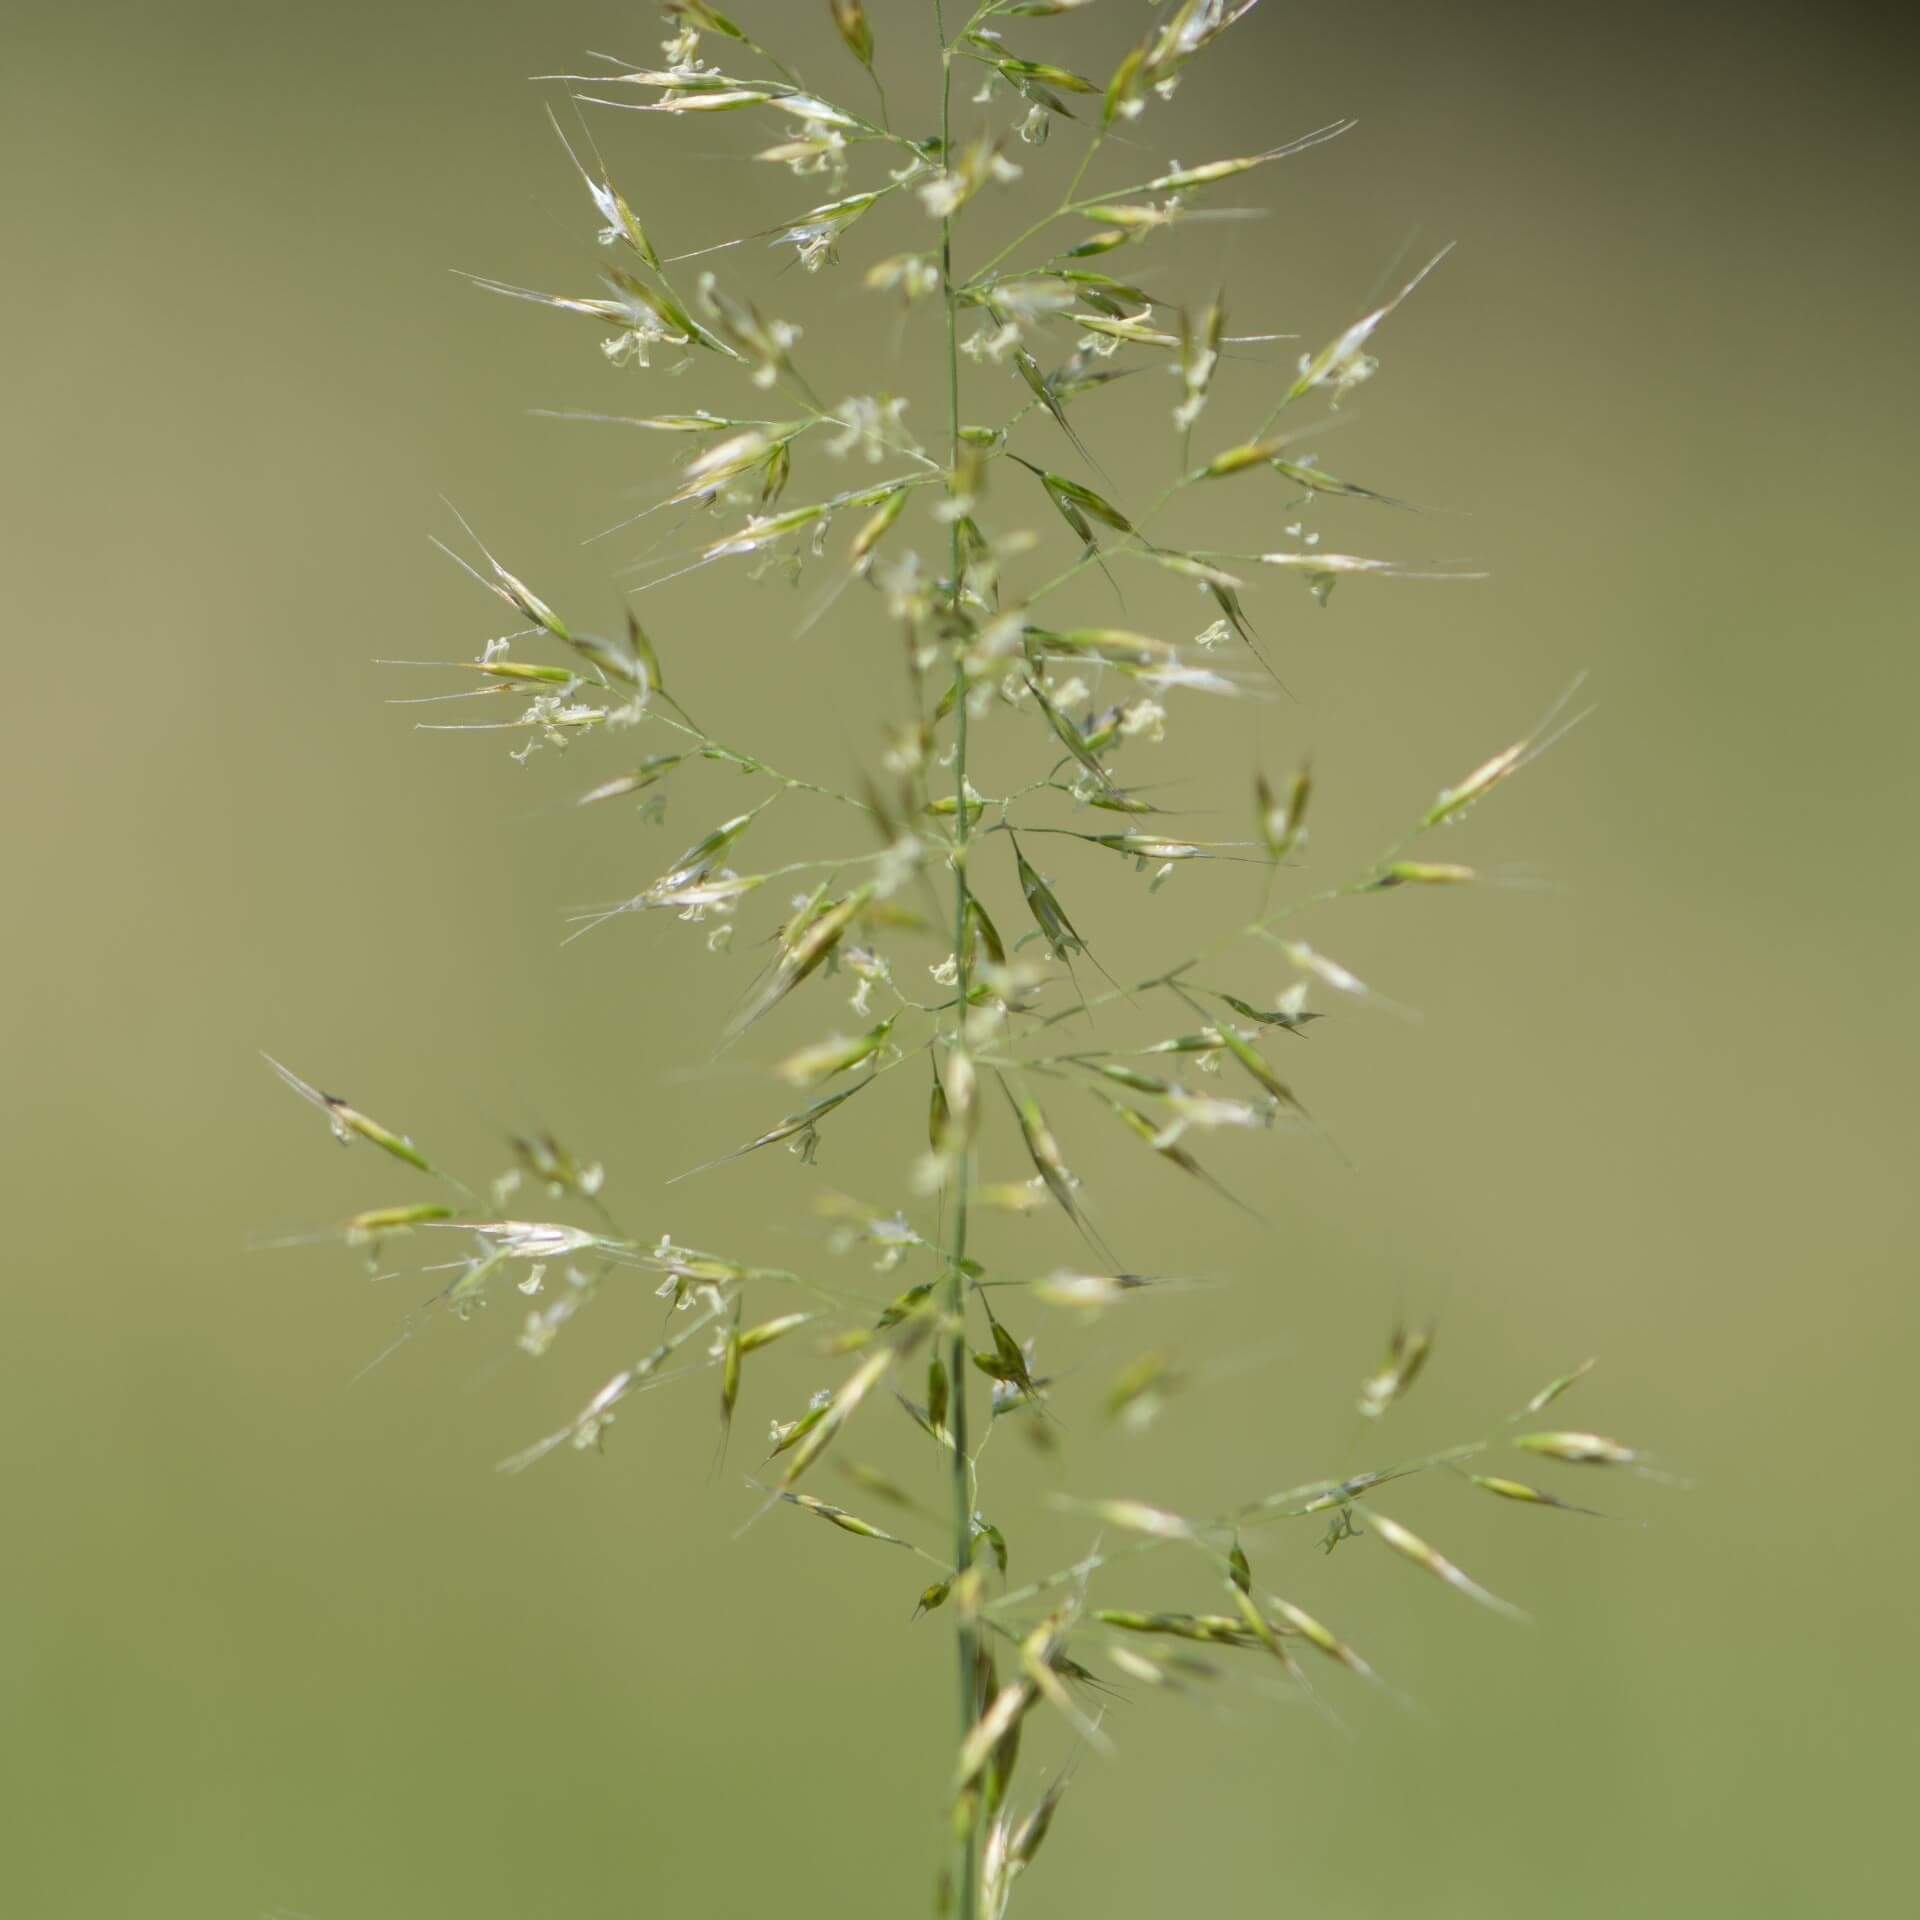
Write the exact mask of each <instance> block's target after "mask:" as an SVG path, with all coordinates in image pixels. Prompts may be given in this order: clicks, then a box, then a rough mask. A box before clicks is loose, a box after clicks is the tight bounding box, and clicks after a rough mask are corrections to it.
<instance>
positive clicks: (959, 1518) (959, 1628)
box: [933, 0, 980, 1920]
mask: <svg viewBox="0 0 1920 1920" xmlns="http://www.w3.org/2000/svg"><path fill="white" fill-rule="evenodd" d="M933 23H934V30H935V32H936V33H937V34H938V35H939V38H940V157H941V164H942V165H943V166H944V165H950V164H951V160H952V128H953V58H952V54H951V53H950V51H949V50H948V46H947V29H946V21H945V18H944V17H943V14H942V11H941V0H933ZM940 291H941V295H942V301H943V304H944V305H945V307H946V316H947V430H948V435H947V449H948V450H947V460H948V471H949V473H950V474H957V473H958V472H959V470H960V345H959V316H958V313H957V311H956V307H955V300H954V287H953V216H952V215H951V214H948V215H947V216H946V217H945V218H944V219H943V220H942V221H941V222H940ZM960 564H961V544H960V523H959V521H958V520H956V521H955V522H954V523H953V541H952V546H951V549H950V556H949V566H950V569H951V573H952V596H951V603H950V604H951V607H952V610H953V613H954V615H955V616H956V619H955V626H956V629H957V627H958V617H957V616H958V615H959V611H960ZM953 675H954V691H955V694H956V696H957V697H956V698H955V701H954V756H953V766H954V773H953V779H954V799H955V807H954V828H953V838H954V847H953V952H954V964H955V967H956V969H957V974H956V978H955V983H954V985H955V992H956V1000H955V1006H954V1033H955V1039H956V1041H958V1040H959V1039H960V1038H961V1036H962V1034H963V1033H964V1030H965V1027H966V1020H967V994H968V990H969V986H970V981H969V979H968V975H969V973H970V971H971V969H970V968H969V966H968V962H967V937H966V935H967V837H968V822H967V697H966V695H967V690H966V685H965V667H964V664H963V663H962V661H961V660H960V659H958V658H956V659H955V661H954V665H953ZM972 1185H973V1155H972V1152H971V1150H969V1151H967V1152H964V1153H962V1154H961V1155H960V1156H959V1161H958V1164H957V1165H956V1167H955V1169H954V1176H953V1190H952V1195H951V1198H952V1201H953V1232H952V1237H951V1239H950V1241H949V1243H948V1261H949V1264H948V1270H947V1312H948V1316H949V1318H950V1319H951V1320H952V1322H953V1329H954V1330H953V1335H952V1338H951V1340H950V1341H949V1343H948V1347H947V1377H948V1380H949V1382H950V1383H951V1390H950V1393H949V1396H948V1409H949V1411H948V1414H947V1419H948V1423H949V1432H950V1435H951V1438H952V1441H953V1449H952V1454H951V1468H952V1488H953V1565H954V1571H955V1572H956V1573H959V1572H961V1571H963V1570H964V1569H965V1568H966V1566H967V1564H968V1561H969V1559H970V1558H971V1556H972V1552H973V1488H972V1484H971V1476H972V1465H973V1463H972V1460H971V1458H970V1456H969V1453H968V1445H967V1332H966V1312H967V1292H966V1276H965V1272H964V1270H963V1267H962V1264H961V1263H962V1262H963V1261H964V1260H965V1259H966V1254H967V1203H968V1200H969V1199H970V1197H971V1189H972ZM954 1654H955V1660H956V1664H957V1667H958V1678H959V1695H960V1738H961V1739H962V1740H963V1741H964V1740H965V1739H966V1737H967V1735H968V1733H970V1732H971V1731H972V1728H973V1720H974V1710H975V1703H976V1699H977V1695H978V1687H979V1683H978V1668H979V1646H978V1633H977V1630H976V1628H975V1626H974V1623H973V1621H972V1619H971V1617H970V1616H969V1614H968V1611H967V1609H965V1608H964V1607H962V1608H957V1609H956V1610H955V1616H954ZM979 1804H980V1803H979V1798H978V1794H977V1791H970V1792H969V1794H968V1797H967V1798H966V1800H965V1801H964V1802H963V1803H962V1808H961V1812H960V1830H959V1832H958V1833H957V1834H956V1835H955V1846H956V1850H957V1852H958V1855H959V1858H958V1860H957V1861H956V1863H955V1866H956V1871H955V1874H954V1889H955V1902H954V1912H955V1913H956V1914H957V1915H959V1920H975V1916H976V1914H977V1912H978V1909H979V1903H980V1893H979V1874H980V1844H979V1842H980V1822H979V1812H978V1809H979Z"/></svg>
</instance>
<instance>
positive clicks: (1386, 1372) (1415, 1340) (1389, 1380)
mask: <svg viewBox="0 0 1920 1920" xmlns="http://www.w3.org/2000/svg"><path fill="white" fill-rule="evenodd" d="M1432 1351H1433V1329H1432V1328H1431V1327H1427V1328H1425V1329H1423V1330H1421V1331H1418V1332H1409V1331H1408V1330H1407V1329H1406V1328H1405V1327H1399V1326H1397V1327H1395V1328H1394V1330H1393V1341H1392V1344H1391V1345H1390V1346H1389V1348H1388V1350H1387V1358H1386V1363H1385V1364H1384V1365H1383V1366H1382V1367H1381V1369H1380V1371H1379V1372H1378V1373H1376V1374H1374V1375H1373V1377H1372V1378H1371V1379H1369V1380H1368V1381H1367V1382H1366V1384H1365V1385H1364V1386H1362V1387H1361V1389H1360V1401H1359V1407H1360V1411H1361V1412H1362V1413H1363V1414H1365V1415H1366V1416H1367V1418H1368V1419H1369V1420H1377V1419H1379V1417H1380V1416H1381V1415H1382V1414H1383V1413H1385V1412H1386V1410H1387V1409H1388V1408H1389V1407H1390V1406H1392V1405H1393V1403H1394V1402H1395V1401H1396V1400H1398V1399H1399V1398H1400V1397H1401V1396H1402V1395H1403V1394H1405V1393H1406V1391H1407V1389H1408V1388H1409V1387H1411V1386H1412V1385H1413V1383H1414V1382H1415V1381H1416V1380H1417V1379H1419V1377H1420V1370H1421V1369H1422V1368H1423V1367H1424V1366H1425V1365H1426V1364H1427V1356H1428V1355H1429V1354H1430V1353H1431V1352H1432Z"/></svg>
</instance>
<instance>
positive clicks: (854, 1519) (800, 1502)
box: [780, 1491, 910, 1547]
mask: <svg viewBox="0 0 1920 1920" xmlns="http://www.w3.org/2000/svg"><path fill="white" fill-rule="evenodd" d="M780 1498H781V1499H782V1500H785V1501H788V1502H789V1503H790V1504H792V1505H793V1506H796V1507H800V1508H802V1509H804V1510H805V1511H806V1512H808V1513H811V1514H813V1515H814V1516H816V1518H818V1519H821V1520H824V1521H826V1522H827V1524H828V1525H829V1526H834V1527H838V1528H839V1529H840V1531H841V1532H842V1533H851V1534H853V1535H855V1536H856V1537H857V1538H859V1539H861V1540H878V1541H880V1542H881V1543H882V1544H884V1545H886V1546H890V1547H904V1546H908V1545H909V1544H910V1542H908V1541H905V1540H902V1539H901V1538H900V1536H899V1535H898V1534H897V1533H888V1532H887V1531H886V1530H885V1529H884V1528H883V1527H876V1526H874V1525H873V1524H872V1522H871V1521H867V1520H862V1519H861V1518H860V1516H859V1515H858V1514H854V1513H849V1512H847V1510H846V1509H845V1508H844V1507H835V1506H830V1505H829V1504H828V1503H827V1502H826V1501H824V1500H816V1499H815V1498H814V1497H813V1495H812V1494H810V1493H787V1492H784V1491H783V1492H782V1493H781V1495H780Z"/></svg>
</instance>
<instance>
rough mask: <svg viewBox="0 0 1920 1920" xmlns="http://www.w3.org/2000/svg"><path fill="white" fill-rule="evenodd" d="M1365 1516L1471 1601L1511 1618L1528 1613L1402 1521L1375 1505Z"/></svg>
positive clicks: (1394, 1545)
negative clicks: (1480, 1581)
mask: <svg viewBox="0 0 1920 1920" xmlns="http://www.w3.org/2000/svg"><path fill="white" fill-rule="evenodd" d="M1364 1515H1365V1519H1366V1522H1367V1525H1368V1527H1369V1528H1370V1529H1371V1530H1372V1531H1373V1532H1374V1533H1377V1534H1378V1535H1379V1536H1380V1538H1381V1539H1382V1540H1384V1541H1385V1542H1386V1544H1387V1545H1388V1546H1390V1547H1391V1548H1392V1549H1393V1550H1394V1552H1395V1553H1397V1554H1399V1555H1400V1556H1401V1557H1402V1558H1403V1559H1406V1560H1411V1561H1412V1562H1413V1564H1414V1565H1415V1566H1416V1567H1419V1568H1421V1569H1423V1570H1424V1571H1425V1572H1427V1573H1430V1574H1432V1575H1433V1577H1434V1578H1435V1579H1436V1580H1442V1581H1444V1582H1445V1583H1446V1584H1447V1585H1448V1586H1450V1587H1451V1588H1452V1589H1453V1590H1454V1591H1455V1592H1456V1593H1464V1594H1465V1595H1466V1596H1467V1598H1468V1599H1469V1600H1477V1601H1478V1602H1479V1603H1480V1604H1481V1605H1482V1606H1483V1607H1489V1608H1491V1609H1492V1610H1493V1611H1494V1612H1495V1613H1503V1614H1505V1615H1506V1616H1507V1617H1508V1619H1510V1620H1524V1619H1526V1617H1527V1616H1526V1615H1525V1614H1524V1613H1523V1612H1522V1611H1521V1610H1520V1609H1519V1608H1518V1607H1516V1606H1515V1605H1513V1603H1512V1602H1511V1601H1508V1600H1502V1599H1501V1598H1500V1596H1499V1595H1498V1594H1497V1593H1489V1592H1488V1591H1487V1589H1486V1588H1485V1587H1483V1586H1481V1585H1480V1583H1479V1582H1478V1581H1477V1580H1474V1579H1472V1578H1471V1577H1470V1576H1468V1575H1467V1574H1464V1573H1462V1572H1461V1571H1460V1569H1459V1568H1458V1567H1456V1566H1455V1565H1454V1564H1453V1562H1452V1561H1451V1560H1449V1559H1448V1558H1447V1557H1446V1555H1445V1554H1443V1553H1440V1552H1438V1551H1437V1550H1436V1549H1434V1548H1432V1547H1430V1546H1428V1545H1427V1543H1426V1542H1425V1541H1424V1540H1422V1539H1421V1538H1420V1536H1419V1535H1418V1534H1417V1533H1414V1532H1412V1531H1411V1530H1410V1529H1408V1528H1406V1527H1403V1526H1402V1525H1401V1524H1400V1523H1399V1521H1397V1520H1389V1519H1388V1518H1387V1516H1386V1515H1385V1514H1384V1513H1381V1512H1379V1511H1378V1510H1377V1509H1375V1508H1372V1507H1368V1508H1366V1509H1364Z"/></svg>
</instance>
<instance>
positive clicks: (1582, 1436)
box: [1513, 1433, 1646, 1467]
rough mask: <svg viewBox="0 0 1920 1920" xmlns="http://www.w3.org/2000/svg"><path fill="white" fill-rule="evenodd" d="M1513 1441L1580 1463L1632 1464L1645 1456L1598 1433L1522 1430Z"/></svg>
mask: <svg viewBox="0 0 1920 1920" xmlns="http://www.w3.org/2000/svg"><path fill="white" fill-rule="evenodd" d="M1513 1444H1514V1445H1515V1446H1516V1447H1524V1448H1525V1449H1526V1450H1527V1452H1529V1453H1541V1454H1545V1455H1546V1457H1547V1458H1548V1459H1549V1460H1564V1461H1566V1462H1568V1463H1569V1464H1570V1465H1572V1466H1577V1467H1630V1466H1633V1465H1635V1464H1636V1463H1638V1462H1639V1461H1641V1460H1643V1459H1644V1458H1645V1457H1646V1456H1645V1455H1644V1454H1640V1453H1636V1452H1635V1451H1634V1449H1633V1448H1632V1447H1623V1446H1622V1445H1621V1444H1620V1442H1619V1441H1618V1440H1609V1439H1608V1438H1607V1437H1606V1436H1605V1435H1604V1434H1599V1433H1520V1434H1515V1435H1514V1440H1513Z"/></svg>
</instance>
